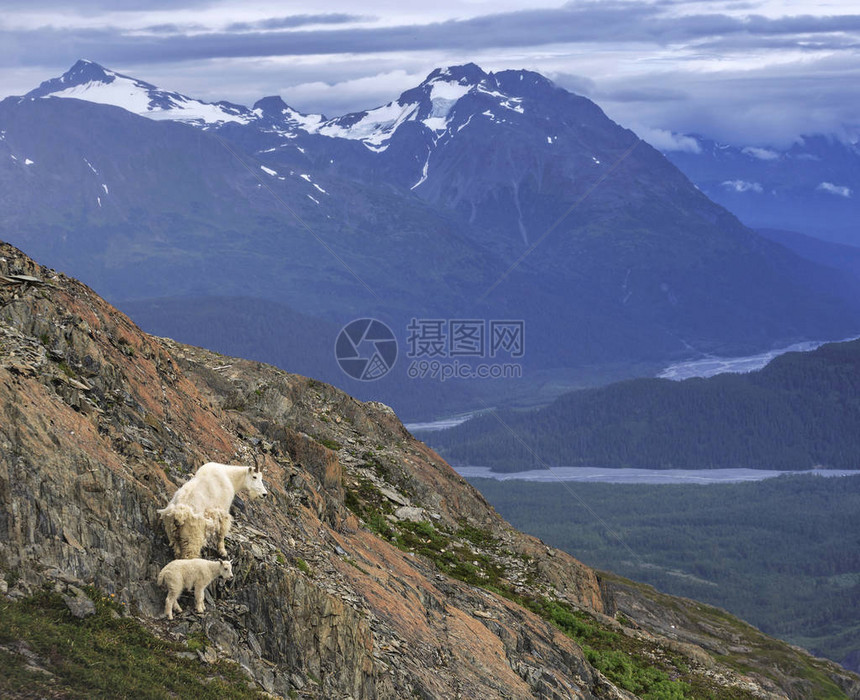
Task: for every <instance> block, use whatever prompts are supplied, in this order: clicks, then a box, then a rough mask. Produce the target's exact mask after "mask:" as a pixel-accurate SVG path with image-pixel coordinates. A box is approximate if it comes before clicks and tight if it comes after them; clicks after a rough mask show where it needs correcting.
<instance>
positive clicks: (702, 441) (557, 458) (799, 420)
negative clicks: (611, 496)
mask: <svg viewBox="0 0 860 700" xmlns="http://www.w3.org/2000/svg"><path fill="white" fill-rule="evenodd" d="M858 396H860V340H853V341H849V342H844V343H829V344H826V345H823V346H822V347H820V348H818V349H816V350H813V351H810V352H805V353H803V352H790V353H786V354H784V355H781V356H779V357H777V358H775V359H774V360H772V361H771V362H770V363H769V364H768V365H766V366H765V367H764V368H763V369H761V370H758V371H756V372H750V373H748V374H721V375H717V376H714V377H709V378H707V379H699V378H693V379H685V380H683V381H672V380H668V379H635V380H631V381H626V382H619V383H617V384H612V385H609V386H606V387H601V388H597V389H588V390H583V391H576V392H571V393H568V394H565V395H563V396H561V397H559V398H558V399H556V400H555V402H553V403H552V404H551V405H549V406H547V407H545V408H542V409H539V410H537V411H532V412H521V413H515V412H510V411H509V412H505V413H502V414H501V415H500V418H497V417H496V416H490V415H487V416H479V417H477V418H473V419H472V420H469V421H467V422H465V423H463V424H461V425H458V426H456V427H454V428H450V429H448V430H444V431H439V432H437V433H432V434H427V435H426V439H427V440H428V442H430V443H431V444H432V445H433V446H434V447H435V448H436V449H438V450H439V451H440V454H442V455H444V456H445V457H446V458H447V459H449V460H452V461H454V462H455V463H459V464H475V463H477V462H476V460H483V461H482V462H481V464H482V465H483V466H490V467H492V468H493V469H494V470H497V471H525V470H528V469H540V468H546V467H547V466H562V465H563V466H589V467H603V468H612V467H638V468H649V469H718V468H736V467H744V468H752V469H776V470H801V469H813V468H842V469H860V458H858V455H860V400H858Z"/></svg>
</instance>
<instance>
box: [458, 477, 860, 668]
mask: <svg viewBox="0 0 860 700" xmlns="http://www.w3.org/2000/svg"><path fill="white" fill-rule="evenodd" d="M473 483H474V484H475V485H476V486H477V487H478V488H479V489H480V490H481V492H482V493H483V494H484V495H485V496H486V498H487V499H488V500H489V501H490V503H492V504H493V505H494V506H495V507H496V508H497V509H498V510H499V512H500V513H501V514H502V515H503V516H504V517H505V518H506V519H508V520H509V521H510V522H511V523H512V524H513V525H514V526H515V527H517V528H519V529H521V530H524V531H526V532H530V533H531V534H534V535H536V536H538V537H541V538H542V539H543V540H544V541H546V542H548V543H550V544H552V545H554V546H556V547H559V548H561V549H564V550H566V551H568V552H570V553H571V554H573V555H574V556H576V557H577V558H578V559H580V560H581V561H583V562H585V563H586V564H589V565H591V566H594V567H597V568H600V569H604V570H610V571H613V572H616V573H618V574H621V575H623V576H627V577H629V578H632V579H635V580H638V581H643V582H647V583H650V584H652V585H654V586H656V587H657V588H659V589H660V590H661V591H665V592H666V593H671V594H674V595H681V596H685V597H689V598H694V599H696V600H702V601H706V602H708V603H711V604H713V605H718V606H720V607H722V608H725V609H727V610H730V611H731V612H732V613H733V614H735V615H738V616H739V617H741V618H743V619H745V620H749V621H750V622H752V623H753V624H755V625H756V626H758V627H759V628H761V629H762V630H763V631H764V632H766V633H767V634H771V635H774V636H776V637H780V638H782V639H785V640H787V641H789V642H792V643H794V644H798V645H800V646H803V647H805V648H807V649H809V650H811V651H813V652H814V653H816V654H820V655H822V656H826V657H827V658H830V659H833V660H835V661H839V662H846V660H847V663H849V664H850V665H852V666H854V667H855V668H856V666H857V661H858V657H860V626H858V625H857V623H856V620H858V619H860V478H853V477H844V478H842V477H840V478H832V479H825V478H821V477H817V476H792V477H781V478H778V479H768V480H765V481H761V482H756V483H742V484H723V485H707V486H701V485H697V486H686V485H684V486H644V485H616V484H580V483H572V484H569V487H570V488H571V489H572V490H573V491H574V493H575V494H576V495H577V496H578V497H579V498H580V499H582V501H583V502H585V503H586V504H587V505H588V507H589V508H590V512H589V511H588V510H586V509H584V508H582V507H580V505H579V502H575V501H574V499H573V497H572V496H571V494H570V493H569V492H568V491H567V490H566V489H561V488H559V487H558V485H557V484H543V483H540V484H538V483H528V482H522V481H515V482H514V481H507V482H498V481H495V480H490V479H475V480H473ZM593 513H596V514H598V515H599V517H600V520H599V521H598V520H596V518H595V516H594V515H593ZM852 659H853V662H852Z"/></svg>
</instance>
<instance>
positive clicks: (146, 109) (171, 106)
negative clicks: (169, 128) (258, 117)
mask: <svg viewBox="0 0 860 700" xmlns="http://www.w3.org/2000/svg"><path fill="white" fill-rule="evenodd" d="M26 96H27V97H30V98H31V99H35V98H49V97H58V98H64V99H68V98H71V99H78V100H85V101H87V102H95V103H97V104H105V105H112V106H114V107H119V108H121V109H124V110H126V111H128V112H132V113H134V114H137V115H139V116H142V117H147V118H149V119H156V120H171V121H180V122H186V123H190V124H195V125H198V126H204V127H208V126H216V125H220V124H224V123H227V122H238V123H240V124H248V123H249V122H251V121H252V120H253V118H254V117H253V113H251V112H250V111H249V110H247V109H246V108H245V107H242V106H240V105H231V104H229V103H227V102H220V103H210V102H203V101H201V100H194V99H191V98H189V97H185V96H184V95H180V94H179V93H177V92H167V91H165V90H160V89H159V88H157V87H155V85H151V84H149V83H145V82H143V81H142V80H137V79H135V78H131V77H129V76H127V75H123V74H121V73H116V72H115V71H112V70H108V69H107V68H104V67H102V66H100V65H98V64H97V63H93V62H92V61H86V60H81V61H78V62H77V63H76V64H75V65H74V66H72V68H71V69H70V70H68V71H67V72H66V73H64V74H63V75H62V76H60V77H59V78H54V79H53V80H48V81H45V82H44V83H42V84H41V85H40V86H39V87H38V88H36V89H35V90H33V91H31V92H29V93H27V95H26Z"/></svg>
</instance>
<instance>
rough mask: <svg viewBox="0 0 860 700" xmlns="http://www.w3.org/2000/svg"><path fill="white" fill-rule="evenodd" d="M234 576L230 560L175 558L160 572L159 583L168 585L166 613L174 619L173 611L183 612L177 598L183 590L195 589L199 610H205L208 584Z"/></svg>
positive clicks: (168, 617) (195, 599) (165, 603)
mask: <svg viewBox="0 0 860 700" xmlns="http://www.w3.org/2000/svg"><path fill="white" fill-rule="evenodd" d="M219 576H220V577H221V578H225V579H230V578H233V564H231V563H230V562H229V561H225V560H223V559H222V560H221V561H208V560H207V559H174V560H173V561H172V562H170V563H169V564H168V565H167V566H165V567H164V568H163V569H162V570H161V571H159V572H158V585H159V586H167V600H165V601H164V614H165V615H167V619H168V620H172V619H173V611H174V610H175V611H176V612H182V608H180V607H179V603H177V602H176V601H177V599H178V598H179V596H180V595H182V591H185V590H189V591H190V590H191V589H192V588H193V589H194V601H195V602H196V603H197V612H199V613H202V612H203V595H204V594H205V593H206V586H208V585H209V584H210V583H212V581H214V580H215V579H216V578H218V577H219Z"/></svg>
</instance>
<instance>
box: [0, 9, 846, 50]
mask: <svg viewBox="0 0 860 700" xmlns="http://www.w3.org/2000/svg"><path fill="white" fill-rule="evenodd" d="M325 17H329V18H330V21H328V22H326V23H329V24H338V23H341V22H342V21H355V19H357V16H355V15H348V14H332V15H296V16H293V17H284V18H272V19H268V20H262V21H261V22H253V23H241V24H234V25H232V26H233V27H234V28H238V27H241V33H239V32H238V30H237V31H218V32H210V33H204V34H193V35H171V36H140V35H136V34H124V33H123V32H122V30H119V29H104V30H98V31H94V30H66V29H62V30H60V29H54V28H45V29H39V30H29V31H25V32H10V31H8V30H7V31H5V32H3V37H4V39H6V40H14V39H17V40H18V45H19V46H21V47H22V49H23V53H22V55H20V56H19V60H20V61H21V62H22V63H24V64H29V65H32V64H37V63H44V62H45V61H46V60H48V59H46V57H45V51H46V48H47V50H48V55H49V56H57V55H58V54H59V53H61V52H62V53H63V54H64V55H65V56H66V59H67V61H69V60H74V58H76V57H78V56H82V55H87V56H93V55H95V56H100V57H101V60H103V61H115V62H116V61H118V62H128V61H142V60H146V61H150V62H159V61H162V62H163V61H182V60H196V59H203V58H237V57H261V56H290V55H293V56H302V55H315V54H344V53H353V54H360V53H368V52H374V53H377V52H391V51H420V50H440V49H457V50H468V49H471V50H476V49H486V48H491V47H509V48H514V47H533V46H541V45H548V44H565V43H590V42H601V43H606V42H643V41H644V42H649V43H656V44H658V45H669V44H672V43H677V42H689V41H695V40H701V39H707V38H714V37H717V38H720V39H721V40H722V41H725V37H732V36H736V37H740V38H741V39H742V40H743V44H742V45H743V46H744V48H749V47H750V46H751V45H755V44H756V43H757V42H762V45H764V46H767V45H768V44H767V42H771V41H772V40H773V38H774V37H784V38H786V40H787V45H791V46H801V45H800V44H798V43H797V42H798V38H799V37H809V36H815V37H818V39H817V40H819V41H823V42H824V43H825V44H827V45H829V46H837V45H838V43H839V42H842V43H843V44H844V43H845V38H844V33H846V32H860V15H850V16H839V17H814V16H802V17H790V18H777V19H771V18H766V17H761V16H753V17H748V18H737V17H731V16H728V15H722V14H700V15H692V16H683V17H666V16H664V15H662V14H661V8H660V6H659V5H650V4H631V3H628V2H623V3H617V2H600V3H577V4H573V5H567V6H565V7H562V8H558V9H535V10H521V11H515V12H506V13H498V14H492V15H483V16H479V17H475V18H470V19H464V20H448V21H445V22H435V23H430V24H424V25H403V26H394V27H358V28H350V29H327V28H326V29H316V30H299V31H295V30H291V31H277V29H278V28H285V27H298V26H303V25H304V24H306V23H307V22H313V23H317V24H318V23H321V22H325V20H323V19H321V18H325ZM261 28H266V29H273V30H274V31H253V30H254V29H261ZM247 30H251V31H247ZM835 32H841V33H843V36H841V37H836V38H833V37H829V35H831V34H833V33H835ZM822 36H825V37H827V38H826V39H821V37H822ZM856 41H857V40H856V38H855V39H853V40H852V42H856ZM717 45H718V44H714V45H713V46H714V47H716V46H717ZM723 46H725V44H723ZM28 47H30V48H28Z"/></svg>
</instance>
